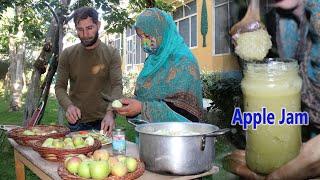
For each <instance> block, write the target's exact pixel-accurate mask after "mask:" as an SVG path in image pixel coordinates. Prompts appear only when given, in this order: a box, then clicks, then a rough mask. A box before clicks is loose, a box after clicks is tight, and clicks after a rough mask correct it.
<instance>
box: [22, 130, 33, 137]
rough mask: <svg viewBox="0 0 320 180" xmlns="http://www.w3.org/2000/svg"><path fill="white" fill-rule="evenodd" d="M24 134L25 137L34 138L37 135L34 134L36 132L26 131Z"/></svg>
mask: <svg viewBox="0 0 320 180" xmlns="http://www.w3.org/2000/svg"><path fill="white" fill-rule="evenodd" d="M22 134H23V135H27V136H34V135H36V133H34V132H33V131H31V130H24V131H23V133H22Z"/></svg>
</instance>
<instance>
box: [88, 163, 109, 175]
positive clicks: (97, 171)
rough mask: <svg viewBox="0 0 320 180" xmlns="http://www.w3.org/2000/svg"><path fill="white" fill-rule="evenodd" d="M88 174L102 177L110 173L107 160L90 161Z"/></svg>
mask: <svg viewBox="0 0 320 180" xmlns="http://www.w3.org/2000/svg"><path fill="white" fill-rule="evenodd" d="M89 166H90V175H91V177H92V178H93V179H103V178H105V177H107V176H108V175H109V174H110V171H111V169H110V168H109V164H108V162H107V161H105V160H102V161H92V162H91V163H90V165H89Z"/></svg>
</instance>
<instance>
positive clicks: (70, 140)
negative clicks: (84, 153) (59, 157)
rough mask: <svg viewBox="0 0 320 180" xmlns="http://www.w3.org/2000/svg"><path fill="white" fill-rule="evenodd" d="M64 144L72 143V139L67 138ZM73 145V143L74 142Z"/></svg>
mask: <svg viewBox="0 0 320 180" xmlns="http://www.w3.org/2000/svg"><path fill="white" fill-rule="evenodd" d="M63 142H64V143H68V142H72V139H71V138H69V137H67V138H65V139H64V140H63ZM72 143H73V142H72Z"/></svg>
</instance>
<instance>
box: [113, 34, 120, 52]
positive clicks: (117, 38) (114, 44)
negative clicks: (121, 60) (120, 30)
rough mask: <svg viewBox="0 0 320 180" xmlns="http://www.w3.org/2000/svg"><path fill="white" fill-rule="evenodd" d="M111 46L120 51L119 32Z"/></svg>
mask: <svg viewBox="0 0 320 180" xmlns="http://www.w3.org/2000/svg"><path fill="white" fill-rule="evenodd" d="M113 46H114V48H116V49H117V50H119V53H120V51H121V36H120V34H117V35H116V37H115V39H114V41H113ZM120 54H121V53H120Z"/></svg>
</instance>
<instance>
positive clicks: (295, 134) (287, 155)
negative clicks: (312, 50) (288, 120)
mask: <svg viewBox="0 0 320 180" xmlns="http://www.w3.org/2000/svg"><path fill="white" fill-rule="evenodd" d="M298 67H299V66H298V64H297V61H295V60H293V59H280V58H276V59H265V60H263V61H258V62H246V63H245V67H244V78H243V80H242V82H241V89H242V92H243V96H244V110H245V112H261V109H262V107H265V108H266V109H267V111H268V112H273V113H274V115H275V123H274V125H267V124H264V125H259V126H258V127H257V129H256V130H254V129H252V128H251V127H249V128H248V130H247V133H246V140H247V144H246V162H247V165H248V167H249V168H250V169H251V170H253V171H255V172H257V173H261V174H269V173H270V172H272V171H274V170H275V169H277V168H278V167H280V166H281V165H283V164H285V163H287V162H288V161H290V160H291V159H293V158H294V157H296V156H297V155H298V154H299V151H300V146H301V126H299V125H288V124H283V125H279V124H278V123H277V121H279V120H280V119H281V110H282V109H283V108H286V110H287V111H290V112H298V111H300V100H301V96H300V93H301V86H302V80H301V78H300V76H299V74H298Z"/></svg>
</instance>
